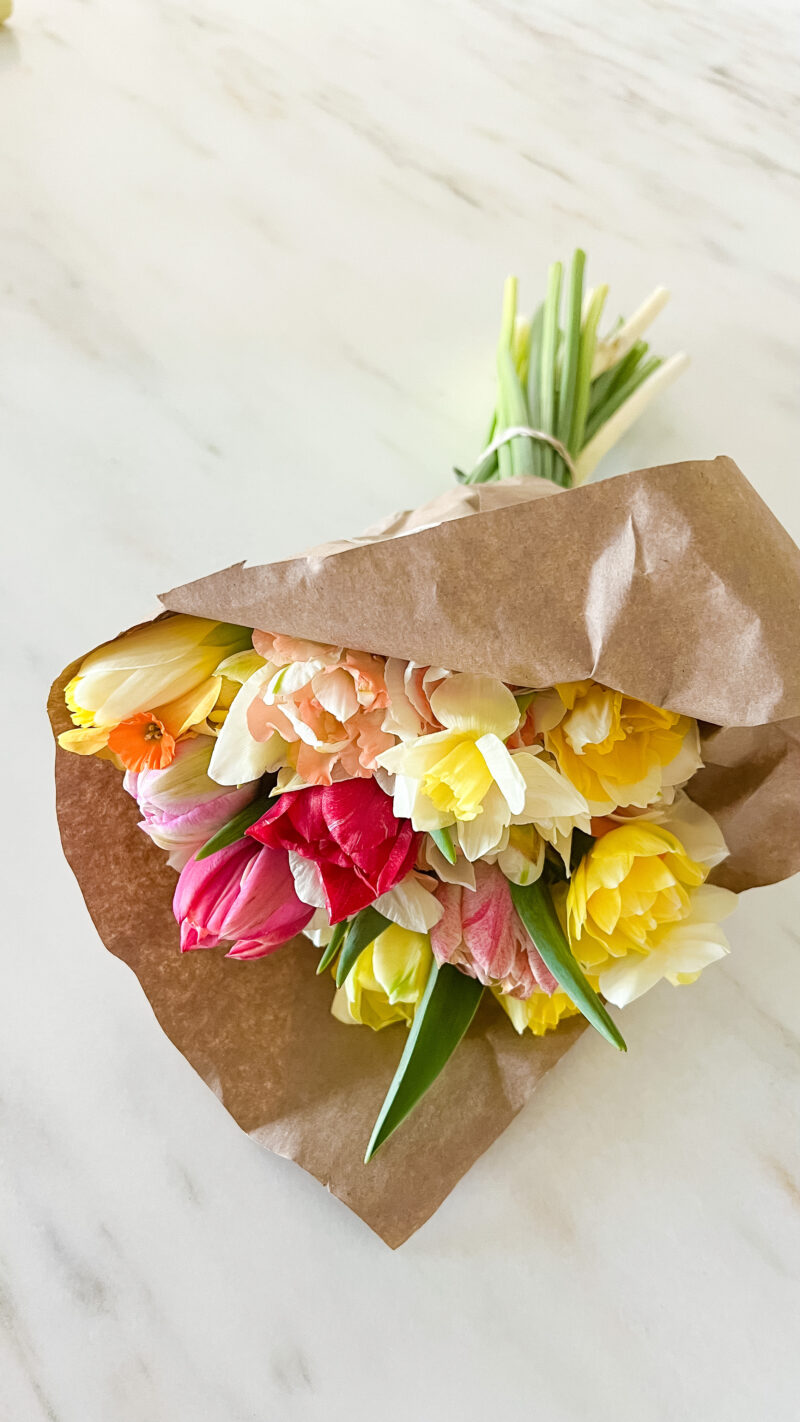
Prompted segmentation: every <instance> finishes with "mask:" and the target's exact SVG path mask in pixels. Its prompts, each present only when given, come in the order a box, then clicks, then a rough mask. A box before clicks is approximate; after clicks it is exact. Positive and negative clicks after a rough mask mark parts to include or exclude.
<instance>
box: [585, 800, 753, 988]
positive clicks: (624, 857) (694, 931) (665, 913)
mask: <svg viewBox="0 0 800 1422" xmlns="http://www.w3.org/2000/svg"><path fill="white" fill-rule="evenodd" d="M701 813H702V812H701ZM707 818H708V819H709V820H710V816H708V817H707ZM712 823H713V822H712ZM719 838H721V837H720V836H719V831H717V839H719ZM707 875H708V863H706V864H703V863H700V862H699V861H698V860H695V859H691V858H690V857H689V855H688V853H687V851H686V848H685V846H684V845H683V844H682V842H681V841H680V840H679V839H678V838H677V836H676V835H674V834H673V833H672V832H671V831H670V830H669V829H667V828H666V827H665V826H664V825H658V824H652V823H648V822H646V821H644V820H633V821H631V822H630V824H626V825H620V826H619V828H617V829H613V830H611V831H610V832H609V833H608V834H605V835H603V836H602V838H600V839H598V840H597V841H596V842H595V844H594V845H593V846H592V848H591V849H590V850H589V852H588V854H587V855H586V856H585V858H584V859H583V860H582V862H581V863H580V864H579V866H578V867H577V869H576V870H575V872H574V873H573V875H572V879H571V880H570V884H569V888H568V890H567V896H566V923H567V930H568V933H569V938H570V943H571V946H572V951H573V952H574V954H575V956H576V958H577V959H578V961H579V962H580V964H581V965H582V967H583V968H584V969H585V970H587V971H588V972H589V973H591V974H592V975H593V976H596V977H597V978H598V979H599V985H600V991H601V992H602V993H603V995H604V996H605V997H606V998H607V999H608V1001H609V1002H613V1003H614V1004H615V1005H616V1006H617V1007H624V1006H625V1005H626V1004H627V1003H628V1002H632V1001H633V1000H634V998H637V997H640V996H641V994H642V993H644V992H647V990H648V989H649V988H651V987H653V986H654V984H655V983H657V982H659V981H660V980H661V979H662V978H666V979H667V981H668V982H671V983H673V984H674V985H678V984H680V983H686V982H693V981H694V980H695V978H696V977H697V976H698V975H699V973H700V972H701V970H702V969H703V968H704V967H706V966H707V965H708V964H709V963H713V962H715V961H716V960H717V959H719V958H722V957H723V956H724V955H725V954H726V953H727V952H728V945H727V941H726V939H725V935H724V934H723V932H722V930H721V929H720V928H719V926H718V925H719V920H720V919H722V918H724V917H725V916H726V915H727V914H728V913H730V911H731V910H732V908H733V906H734V904H735V902H736V896H735V895H734V894H732V893H730V892H729V891H728V890H726V889H719V888H714V887H713V886H711V885H708V884H706V883H705V882H704V881H705V879H706V877H707Z"/></svg>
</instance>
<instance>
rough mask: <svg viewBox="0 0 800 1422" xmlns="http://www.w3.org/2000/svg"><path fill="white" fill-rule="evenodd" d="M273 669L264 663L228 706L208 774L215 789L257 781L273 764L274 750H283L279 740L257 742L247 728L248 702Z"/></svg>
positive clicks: (272, 738) (274, 758)
mask: <svg viewBox="0 0 800 1422" xmlns="http://www.w3.org/2000/svg"><path fill="white" fill-rule="evenodd" d="M272 671H273V668H272V665H271V663H270V662H266V663H265V664H264V666H263V667H259V668H258V670H257V671H254V672H253V675H252V676H251V677H249V678H248V680H247V681H246V682H245V683H244V685H243V686H242V687H241V689H240V690H239V691H237V693H236V695H235V696H234V698H233V701H232V702H231V707H230V710H229V712H228V714H227V716H226V718H225V723H224V725H223V727H222V729H221V730H220V733H219V735H218V736H217V739H216V743H215V745H214V751H213V754H212V756H211V764H210V765H209V767H208V773H209V775H210V776H211V779H212V780H216V782H217V784H218V785H244V784H245V782H246V781H248V780H258V779H259V778H260V777H261V776H262V775H263V774H264V773H265V771H267V770H270V769H272V768H273V767H274V766H275V763H276V749H277V748H278V747H280V748H281V749H285V742H284V741H283V740H281V738H280V737H277V738H275V737H270V738H269V740H266V741H257V740H254V738H253V737H252V736H251V734H250V731H249V729H248V725H247V712H248V708H249V706H250V702H251V701H252V700H253V698H254V696H256V695H257V693H258V692H259V691H260V690H261V687H262V686H263V685H264V683H265V682H267V681H269V678H270V677H271V675H272Z"/></svg>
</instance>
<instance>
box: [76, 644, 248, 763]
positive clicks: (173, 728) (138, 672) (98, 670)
mask: <svg viewBox="0 0 800 1422" xmlns="http://www.w3.org/2000/svg"><path fill="white" fill-rule="evenodd" d="M248 647H250V632H249V629H248V628H246V627H236V626H234V625H233V624H232V623H227V622H213V621H210V620H209V619H207V618H203V617H186V616H176V617H165V618H162V619H159V620H158V621H156V622H152V623H149V624H148V625H147V626H146V627H140V628H138V629H137V630H136V631H135V632H129V633H126V634H125V635H124V636H122V637H117V638H116V640H115V641H113V642H108V643H106V644H105V646H103V647H98V648H97V650H96V651H94V652H90V654H89V656H88V657H86V658H84V660H83V662H82V663H81V666H80V669H79V671H78V673H77V675H76V676H74V677H73V678H72V680H71V681H70V682H69V684H68V686H67V687H66V689H65V692H64V697H65V700H66V703H67V707H68V709H69V711H70V715H71V716H72V720H73V722H74V723H75V727H76V729H75V730H72V731H65V732H64V733H63V734H62V735H61V736H59V744H60V745H61V746H63V747H64V749H65V750H71V751H75V752H77V754H78V755H97V754H98V753H99V752H101V751H103V750H104V748H105V746H106V744H107V742H108V738H109V735H110V733H111V732H112V731H113V729H114V727H115V726H118V725H119V724H120V723H121V722H126V721H130V720H131V719H132V718H134V717H137V716H141V715H142V714H143V713H145V712H146V713H148V714H152V715H153V716H154V718H155V719H156V721H157V722H158V724H160V725H161V727H162V731H165V732H166V733H168V734H169V735H170V736H171V737H172V738H173V739H175V740H177V738H178V737H179V736H181V735H183V734H184V733H185V732H186V731H187V730H189V729H190V728H191V727H192V726H197V725H200V724H201V723H202V722H203V721H205V720H206V718H207V717H209V716H210V715H211V714H212V713H213V711H214V708H215V706H216V704H217V701H218V700H219V699H220V695H221V693H222V694H223V696H222V699H223V700H225V699H226V698H225V695H224V691H225V688H226V685H227V682H228V680H229V679H230V680H233V678H232V677H230V674H229V673H228V672H227V671H226V673H225V675H224V676H223V675H221V674H219V669H220V664H222V665H223V666H224V665H225V663H226V662H230V661H231V660H232V659H233V657H234V654H236V653H241V652H244V651H245V649H246V648H248ZM250 650H251V653H252V648H250Z"/></svg>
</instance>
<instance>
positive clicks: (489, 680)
mask: <svg viewBox="0 0 800 1422" xmlns="http://www.w3.org/2000/svg"><path fill="white" fill-rule="evenodd" d="M430 700H431V710H432V711H433V714H434V716H435V717H436V719H437V721H440V722H441V724H442V725H443V726H445V727H446V728H447V730H457V731H471V732H472V733H473V734H474V733H477V734H479V735H481V734H486V733H493V734H494V735H496V736H499V737H500V739H501V741H505V740H507V739H508V737H509V736H510V735H512V734H513V732H514V731H516V729H517V726H518V725H519V715H520V713H519V707H518V705H517V703H516V701H515V700H514V697H513V695H512V693H511V692H510V691H509V689H508V687H507V686H505V685H504V684H503V682H502V681H498V680H497V678H496V677H493V676H485V675H483V674H482V673H480V672H457V673H456V674H455V675H453V676H449V677H447V679H446V680H445V681H443V682H442V683H441V685H440V686H437V688H436V690H435V691H434V692H432V693H431V699H430Z"/></svg>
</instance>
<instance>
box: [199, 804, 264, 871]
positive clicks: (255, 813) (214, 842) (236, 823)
mask: <svg viewBox="0 0 800 1422" xmlns="http://www.w3.org/2000/svg"><path fill="white" fill-rule="evenodd" d="M274 804H275V801H274V800H271V799H270V798H269V796H268V795H259V797H258V799H257V800H251V802H250V804H249V805H245V807H244V809H243V810H240V811H239V813H238V815H234V817H233V819H232V820H228V823H227V824H226V825H223V826H222V829H219V830H217V832H216V834H212V836H211V838H210V839H207V840H206V842H205V844H204V845H203V848H202V849H198V851H197V853H196V855H195V856H194V857H195V859H207V858H208V856H209V854H216V852H217V850H218V849H226V848H227V846H228V845H229V844H235V843H236V841H237V839H244V834H245V830H248V829H249V828H250V826H251V825H254V824H255V822H256V820H260V819H261V816H262V815H265V814H266V813H267V810H268V809H269V808H270V806H272V805H274Z"/></svg>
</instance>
